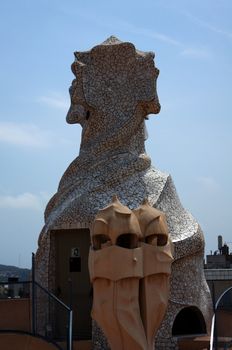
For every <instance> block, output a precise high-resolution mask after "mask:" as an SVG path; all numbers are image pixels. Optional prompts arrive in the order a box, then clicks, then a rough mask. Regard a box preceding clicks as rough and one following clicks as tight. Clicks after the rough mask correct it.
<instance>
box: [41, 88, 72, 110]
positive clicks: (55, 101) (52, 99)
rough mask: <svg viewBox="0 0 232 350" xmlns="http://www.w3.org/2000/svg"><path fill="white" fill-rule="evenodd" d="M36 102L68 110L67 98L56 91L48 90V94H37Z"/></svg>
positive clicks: (68, 102)
mask: <svg viewBox="0 0 232 350" xmlns="http://www.w3.org/2000/svg"><path fill="white" fill-rule="evenodd" d="M37 102H39V103H41V104H45V105H47V106H49V107H51V108H55V109H60V110H62V111H68V108H69V105H70V101H69V98H67V97H66V96H63V95H62V94H59V93H57V92H50V93H49V94H48V95H43V96H39V97H38V98H37Z"/></svg>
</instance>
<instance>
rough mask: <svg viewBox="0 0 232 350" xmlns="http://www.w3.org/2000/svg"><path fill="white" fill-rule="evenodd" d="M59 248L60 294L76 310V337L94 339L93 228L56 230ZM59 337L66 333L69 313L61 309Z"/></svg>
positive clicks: (57, 284)
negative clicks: (90, 256)
mask: <svg viewBox="0 0 232 350" xmlns="http://www.w3.org/2000/svg"><path fill="white" fill-rule="evenodd" d="M53 233H54V235H55V242H56V245H55V248H56V294H57V296H58V297H59V298H60V299H61V300H62V301H63V302H64V303H65V304H67V305H71V306H72V309H73V336H74V338H76V339H91V315H90V312H91V307H92V298H91V284H90V280H89V271H88V255H89V246H90V232H89V229H70V230H57V231H53ZM55 315H56V333H57V337H59V338H64V337H65V336H66V329H65V317H66V316H65V314H64V311H63V310H59V308H57V310H56V312H55Z"/></svg>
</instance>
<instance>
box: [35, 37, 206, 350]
mask: <svg viewBox="0 0 232 350" xmlns="http://www.w3.org/2000/svg"><path fill="white" fill-rule="evenodd" d="M75 56H76V60H75V62H74V63H73V65H72V70H73V72H74V74H75V77H76V79H75V80H74V81H73V83H72V87H71V90H70V95H71V107H70V110H69V113H68V115H67V121H68V122H69V123H80V124H81V125H82V127H83V132H82V142H81V147H80V154H79V156H78V157H77V158H76V159H75V160H74V161H73V162H72V163H71V164H70V166H69V167H68V169H67V170H66V171H65V173H64V175H63V177H62V178H61V181H60V184H59V188H58V191H57V193H56V194H55V195H54V196H53V198H52V199H51V200H50V201H49V203H48V205H47V208H46V211H45V226H44V228H43V230H42V232H41V234H40V238H39V249H38V251H37V256H36V261H37V278H38V279H39V280H40V282H41V283H42V284H43V285H45V286H47V287H49V288H50V289H53V288H54V275H55V266H54V260H55V258H54V254H55V248H54V244H53V241H54V240H53V238H52V235H51V232H52V231H51V230H54V229H59V228H62V229H64V228H70V227H72V228H81V227H89V226H90V224H91V222H92V221H93V218H94V216H95V215H96V213H97V212H98V210H99V209H101V208H102V207H104V206H105V205H106V204H108V203H109V201H110V199H111V198H112V196H113V195H114V194H117V196H118V198H119V199H120V201H121V202H122V203H123V204H124V205H126V206H128V207H129V208H131V209H134V208H136V207H138V206H139V205H140V204H141V202H142V200H143V199H144V198H145V197H146V198H148V201H149V203H150V204H151V205H153V206H155V207H156V208H157V209H160V210H162V211H163V212H165V214H166V217H167V222H168V227H169V231H170V235H171V238H172V240H173V242H174V246H175V261H174V263H173V266H172V276H171V294H170V301H169V306H168V310H167V313H166V317H165V319H164V320H163V323H162V325H161V327H160V330H159V332H158V335H157V337H156V349H157V350H159V349H160V350H161V349H166V350H168V349H177V344H176V341H175V339H174V338H172V325H173V322H174V319H175V317H176V315H177V314H178V312H179V311H180V310H181V309H182V308H184V307H186V306H197V307H198V308H199V309H200V310H201V312H202V314H203V316H204V318H205V321H206V324H207V328H208V329H209V324H210V312H211V311H210V310H211V300H210V294H209V290H208V287H207V284H206V281H205V277H204V272H203V252H204V239H203V235H202V232H201V229H200V227H199V225H198V224H197V222H196V221H195V219H194V218H193V217H192V215H191V214H190V213H188V212H187V211H186V210H185V209H184V208H183V207H182V205H181V203H180V200H179V198H178V195H177V193H176V189H175V186H174V184H173V182H172V179H171V177H170V176H169V175H167V174H164V173H162V172H160V171H159V170H158V169H155V168H154V167H152V166H151V162H150V158H149V157H148V156H147V155H146V153H145V148H144V139H145V132H144V118H145V117H146V116H147V115H148V114H149V113H158V112H159V109H160V105H159V101H158V97H157V94H156V86H155V84H156V78H157V76H158V70H157V69H156V68H155V66H154V61H153V58H154V54H152V53H144V52H140V51H136V50H135V48H134V46H133V45H132V44H131V43H122V42H120V41H118V40H117V39H116V38H114V37H111V38H109V39H108V41H106V42H104V43H103V44H102V45H98V46H96V47H95V48H93V49H92V50H91V51H88V52H82V53H81V52H78V53H75ZM93 344H94V349H107V345H106V344H107V342H106V340H105V338H104V335H103V334H102V332H101V330H99V328H98V327H97V325H96V324H95V323H94V327H93Z"/></svg>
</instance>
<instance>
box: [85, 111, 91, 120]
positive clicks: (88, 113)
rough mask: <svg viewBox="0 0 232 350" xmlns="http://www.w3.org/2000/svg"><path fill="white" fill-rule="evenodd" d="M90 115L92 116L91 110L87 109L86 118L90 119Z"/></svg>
mask: <svg viewBox="0 0 232 350" xmlns="http://www.w3.org/2000/svg"><path fill="white" fill-rule="evenodd" d="M89 117H90V111H87V112H86V117H85V118H86V120H88V119H89Z"/></svg>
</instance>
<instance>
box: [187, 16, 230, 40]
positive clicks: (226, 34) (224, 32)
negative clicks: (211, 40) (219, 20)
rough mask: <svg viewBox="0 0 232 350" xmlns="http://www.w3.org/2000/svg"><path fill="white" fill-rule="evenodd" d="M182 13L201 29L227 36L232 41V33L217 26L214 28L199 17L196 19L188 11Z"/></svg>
mask: <svg viewBox="0 0 232 350" xmlns="http://www.w3.org/2000/svg"><path fill="white" fill-rule="evenodd" d="M182 13H183V14H184V15H185V16H186V17H188V18H190V19H191V20H192V21H193V22H195V23H197V24H199V25H200V26H201V27H204V28H207V29H209V30H211V31H212V32H214V33H217V34H220V35H223V36H225V37H227V38H229V39H232V33H231V32H228V31H226V30H224V29H221V28H219V27H217V26H214V25H212V24H211V23H209V22H207V21H204V20H202V19H200V18H198V17H195V16H193V15H192V14H191V13H189V12H188V11H182Z"/></svg>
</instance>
